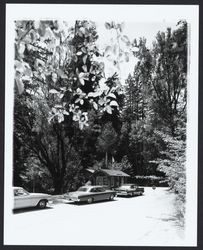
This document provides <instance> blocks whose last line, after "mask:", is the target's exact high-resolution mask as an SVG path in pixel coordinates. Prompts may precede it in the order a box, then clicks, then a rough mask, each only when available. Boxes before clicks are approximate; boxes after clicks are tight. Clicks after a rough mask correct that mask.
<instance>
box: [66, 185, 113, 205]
mask: <svg viewBox="0 0 203 250" xmlns="http://www.w3.org/2000/svg"><path fill="white" fill-rule="evenodd" d="M115 196H116V192H115V191H112V190H107V189H106V188H105V187H103V186H83V187H80V188H79V189H78V190H77V191H75V192H70V193H68V194H67V199H68V200H70V201H74V202H87V203H89V204H90V203H92V202H94V201H101V200H113V199H114V197H115Z"/></svg>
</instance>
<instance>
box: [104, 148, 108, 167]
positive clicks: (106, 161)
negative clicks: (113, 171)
mask: <svg viewBox="0 0 203 250" xmlns="http://www.w3.org/2000/svg"><path fill="white" fill-rule="evenodd" d="M105 163H106V168H108V152H106V157H105Z"/></svg>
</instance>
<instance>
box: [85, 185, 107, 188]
mask: <svg viewBox="0 0 203 250" xmlns="http://www.w3.org/2000/svg"><path fill="white" fill-rule="evenodd" d="M99 187H105V186H99V185H97V186H96V185H95V186H92V185H86V186H81V187H80V188H99Z"/></svg>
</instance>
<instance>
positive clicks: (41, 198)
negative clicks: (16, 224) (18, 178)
mask: <svg viewBox="0 0 203 250" xmlns="http://www.w3.org/2000/svg"><path fill="white" fill-rule="evenodd" d="M13 194H14V209H18V208H25V207H38V208H45V207H46V206H47V203H48V202H49V203H50V204H51V203H52V198H51V195H49V194H43V193H29V192H27V191H26V190H25V189H23V188H22V187H13Z"/></svg>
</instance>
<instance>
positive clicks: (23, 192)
mask: <svg viewBox="0 0 203 250" xmlns="http://www.w3.org/2000/svg"><path fill="white" fill-rule="evenodd" d="M14 195H15V196H21V195H29V193H28V192H27V191H26V190H24V189H23V188H19V189H14Z"/></svg>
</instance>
